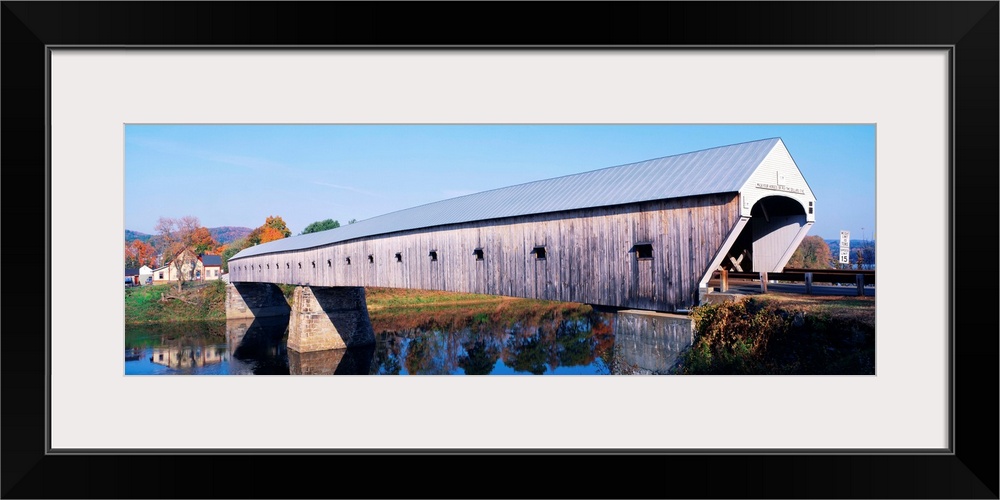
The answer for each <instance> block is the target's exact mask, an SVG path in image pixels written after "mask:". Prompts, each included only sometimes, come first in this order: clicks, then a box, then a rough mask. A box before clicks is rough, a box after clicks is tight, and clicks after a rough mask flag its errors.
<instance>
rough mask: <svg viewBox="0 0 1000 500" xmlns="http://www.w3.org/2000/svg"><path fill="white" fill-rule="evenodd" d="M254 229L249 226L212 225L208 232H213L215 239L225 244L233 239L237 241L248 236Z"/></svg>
mask: <svg viewBox="0 0 1000 500" xmlns="http://www.w3.org/2000/svg"><path fill="white" fill-rule="evenodd" d="M251 231H253V229H250V228H249V227H240V226H221V227H210V228H208V232H209V233H211V234H212V237H213V238H215V241H218V242H219V244H220V245H225V244H226V243H230V242H232V241H236V240H238V239H240V238H246V237H247V235H248V234H250V232H251Z"/></svg>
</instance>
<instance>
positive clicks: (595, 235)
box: [230, 195, 739, 311]
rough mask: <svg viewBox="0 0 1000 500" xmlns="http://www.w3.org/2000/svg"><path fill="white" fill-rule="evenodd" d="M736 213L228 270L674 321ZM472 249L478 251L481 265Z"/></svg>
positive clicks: (565, 226)
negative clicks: (667, 316)
mask: <svg viewBox="0 0 1000 500" xmlns="http://www.w3.org/2000/svg"><path fill="white" fill-rule="evenodd" d="M738 203H739V198H738V196H736V195H708V196H701V197H692V198H685V199H673V200H661V201H656V202H646V203H641V204H632V205H622V206H615V207H599V208H593V209H586V210H575V211H571V212H562V213H552V214H538V215H531V216H523V217H514V218H510V219H503V220H496V221H480V222H474V223H465V224H456V225H452V226H445V227H438V228H431V229H425V230H414V231H405V232H399V233H392V234H387V235H382V236H377V237H370V238H363V239H358V240H352V241H346V242H341V243H336V244H333V245H329V246H325V247H320V248H315V249H309V250H304V251H301V252H284V253H275V254H265V255H258V256H254V257H246V258H241V259H238V260H232V261H230V280H231V281H263V282H271V283H302V284H305V283H309V284H311V285H314V286H384V287H394V288H421V289H430V290H447V291H455V292H470V293H486V294H493V295H507V296H515V297H527V298H539V299H547V300H564V301H573V302H583V303H590V304H599V305H608V306H618V307H634V308H641V309H655V310H660V311H674V310H677V309H686V308H689V307H691V306H693V305H695V303H696V302H695V301H697V298H698V280H699V279H700V277H701V276H702V275H703V274H704V273H705V272H706V271H707V266H708V264H709V263H710V262H711V260H712V258H713V257H714V256H715V255H716V253H717V252H718V251H719V249H720V248H721V246H722V243H723V241H724V239H725V237H726V235H727V234H728V232H729V231H730V229H731V228H732V227H733V225H734V224H735V223H736V220H737V219H738V216H739V206H738ZM639 242H644V243H646V242H648V243H650V244H651V245H652V247H653V258H652V259H651V260H641V261H640V260H638V259H637V258H636V253H635V252H634V251H632V250H633V246H634V245H635V244H636V243H639ZM538 245H544V246H545V249H546V258H545V259H544V260H539V259H537V258H536V257H535V255H534V254H532V253H531V251H532V249H533V248H534V247H535V246H538ZM476 248H481V249H482V250H483V257H484V259H483V260H481V261H477V260H476V257H475V255H474V253H473V250H475V249H476ZM432 250H434V251H436V252H437V256H438V260H437V261H432V260H431V257H430V255H429V253H430V251H432ZM397 253H400V254H401V255H402V259H403V261H402V262H401V263H400V262H396V259H395V255H396V254H397ZM369 255H371V256H373V258H374V262H369V260H368V256H369ZM348 258H350V259H351V263H350V264H348V263H347V259H348Z"/></svg>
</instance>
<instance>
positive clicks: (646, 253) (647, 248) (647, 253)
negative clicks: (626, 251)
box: [632, 242, 653, 260]
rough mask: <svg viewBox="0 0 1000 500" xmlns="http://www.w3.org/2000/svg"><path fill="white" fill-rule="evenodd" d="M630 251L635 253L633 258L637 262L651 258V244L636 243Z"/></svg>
mask: <svg viewBox="0 0 1000 500" xmlns="http://www.w3.org/2000/svg"><path fill="white" fill-rule="evenodd" d="M632 251H633V252H635V258H637V259H639V260H646V259H652V258H653V244H652V243H646V242H643V243H636V244H635V246H633V247H632Z"/></svg>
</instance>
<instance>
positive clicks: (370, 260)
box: [368, 255, 375, 264]
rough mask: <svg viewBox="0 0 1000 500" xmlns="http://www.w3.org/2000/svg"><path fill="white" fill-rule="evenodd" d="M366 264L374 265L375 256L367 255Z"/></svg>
mask: <svg viewBox="0 0 1000 500" xmlns="http://www.w3.org/2000/svg"><path fill="white" fill-rule="evenodd" d="M368 263H369V264H374V263H375V256H374V255H369V256H368Z"/></svg>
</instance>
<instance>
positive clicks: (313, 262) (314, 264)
mask: <svg viewBox="0 0 1000 500" xmlns="http://www.w3.org/2000/svg"><path fill="white" fill-rule="evenodd" d="M312 264H313V269H316V261H315V260H314V261H312Z"/></svg>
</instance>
